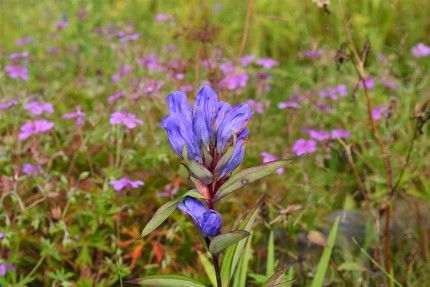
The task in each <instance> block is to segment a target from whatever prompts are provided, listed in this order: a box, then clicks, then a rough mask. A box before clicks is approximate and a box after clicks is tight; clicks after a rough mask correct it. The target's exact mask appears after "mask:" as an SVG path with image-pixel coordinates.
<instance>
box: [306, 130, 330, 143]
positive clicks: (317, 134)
mask: <svg viewBox="0 0 430 287" xmlns="http://www.w3.org/2000/svg"><path fill="white" fill-rule="evenodd" d="M308 133H309V136H310V137H311V138H313V139H314V140H317V141H319V142H322V141H326V140H329V139H330V133H329V132H328V131H325V130H314V129H310V130H309V131H308Z"/></svg>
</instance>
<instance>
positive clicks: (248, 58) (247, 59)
mask: <svg viewBox="0 0 430 287" xmlns="http://www.w3.org/2000/svg"><path fill="white" fill-rule="evenodd" d="M254 61H255V56H254V55H245V56H243V57H242V58H240V60H239V63H240V65H241V66H242V67H247V66H249V65H250V64H252V63H253V62H254Z"/></svg>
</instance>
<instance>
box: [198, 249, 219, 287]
mask: <svg viewBox="0 0 430 287" xmlns="http://www.w3.org/2000/svg"><path fill="white" fill-rule="evenodd" d="M197 254H198V255H199V259H200V263H201V264H202V266H203V269H204V270H205V272H206V275H207V276H208V278H209V281H210V282H211V284H212V286H216V274H215V269H214V266H213V264H212V262H210V261H209V259H208V257H207V256H206V254H204V253H202V252H199V251H197Z"/></svg>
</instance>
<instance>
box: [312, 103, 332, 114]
mask: <svg viewBox="0 0 430 287" xmlns="http://www.w3.org/2000/svg"><path fill="white" fill-rule="evenodd" d="M315 107H316V108H317V109H319V110H321V111H323V112H327V113H330V112H331V111H332V108H331V107H330V106H329V105H327V104H324V103H321V102H317V103H315Z"/></svg>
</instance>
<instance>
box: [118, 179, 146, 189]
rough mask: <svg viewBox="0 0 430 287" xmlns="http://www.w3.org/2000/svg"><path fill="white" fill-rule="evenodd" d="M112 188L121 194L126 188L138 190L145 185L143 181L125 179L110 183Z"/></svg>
mask: <svg viewBox="0 0 430 287" xmlns="http://www.w3.org/2000/svg"><path fill="white" fill-rule="evenodd" d="M110 184H111V186H112V187H113V189H114V190H115V191H116V192H120V191H121V190H123V189H124V188H138V187H139V186H143V185H145V183H144V182H143V181H141V180H134V181H133V180H130V179H129V178H128V177H123V178H120V179H116V180H111V181H110Z"/></svg>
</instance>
